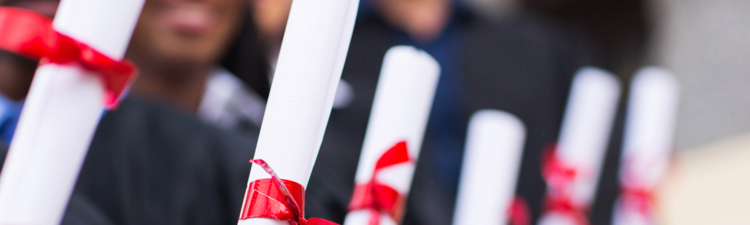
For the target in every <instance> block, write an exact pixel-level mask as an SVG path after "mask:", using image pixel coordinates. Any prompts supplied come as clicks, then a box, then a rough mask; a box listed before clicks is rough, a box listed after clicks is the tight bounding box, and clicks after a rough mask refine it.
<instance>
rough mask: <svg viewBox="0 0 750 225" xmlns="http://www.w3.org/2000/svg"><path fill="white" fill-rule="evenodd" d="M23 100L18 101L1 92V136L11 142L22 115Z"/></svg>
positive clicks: (5, 140)
mask: <svg viewBox="0 0 750 225" xmlns="http://www.w3.org/2000/svg"><path fill="white" fill-rule="evenodd" d="M22 108H23V101H20V102H16V101H13V100H10V99H8V98H6V97H5V96H3V95H2V94H0V138H2V140H3V141H4V142H5V143H8V144H10V141H11V140H12V139H13V133H14V132H15V131H16V125H18V118H19V117H20V116H21V109H22Z"/></svg>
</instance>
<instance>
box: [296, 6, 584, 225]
mask: <svg viewBox="0 0 750 225" xmlns="http://www.w3.org/2000/svg"><path fill="white" fill-rule="evenodd" d="M456 20H457V21H456V24H457V27H458V28H457V32H460V35H461V40H463V41H462V43H461V44H462V46H463V48H462V50H461V52H460V57H459V58H460V62H458V65H459V70H460V74H461V76H462V79H463V84H462V85H463V87H462V90H463V92H464V93H463V97H464V99H463V105H464V107H463V109H462V112H463V118H461V123H462V124H463V126H464V127H465V126H466V123H467V121H468V120H469V117H470V115H471V114H472V113H473V112H475V111H477V110H480V109H486V108H490V109H500V110H505V111H508V112H510V113H513V114H515V115H516V116H518V117H519V118H520V119H521V120H522V121H523V123H524V124H525V125H526V129H527V132H528V134H527V141H526V145H525V152H524V155H523V162H522V168H521V174H520V178H519V183H518V187H517V188H518V191H517V192H518V193H519V194H520V195H521V196H522V197H524V198H526V200H527V201H528V203H529V204H530V206H531V210H532V213H533V216H534V218H536V217H538V215H539V213H540V207H541V206H540V205H541V202H542V196H543V193H544V191H545V188H546V186H545V183H544V182H543V180H542V177H541V173H540V161H541V158H540V154H541V152H542V150H543V149H544V147H545V145H547V144H550V143H554V142H555V140H556V139H557V134H558V130H559V128H560V124H561V120H562V114H563V111H564V108H565V103H566V100H567V96H568V92H569V87H570V83H571V80H572V77H573V75H574V74H575V72H576V71H577V70H578V69H579V68H580V67H581V66H584V65H586V62H587V54H585V53H584V52H581V51H580V48H577V47H578V46H574V45H568V44H567V42H566V41H564V40H565V38H563V37H561V36H558V33H557V32H553V31H552V30H550V29H547V28H545V26H546V25H543V24H538V23H537V22H532V21H536V20H513V21H506V22H492V21H489V20H485V19H483V18H480V17H478V16H475V15H473V14H471V13H464V14H461V15H457V16H456ZM395 35H396V31H394V30H393V29H392V28H390V27H388V25H386V24H384V23H383V22H382V20H380V19H378V18H370V19H364V20H360V21H358V23H357V24H356V26H355V30H354V35H353V38H352V42H351V46H350V49H349V55H348V57H347V61H346V65H345V67H344V72H343V75H342V79H344V80H346V81H347V82H349V83H350V84H351V86H352V88H353V91H354V96H355V97H354V98H355V99H354V101H353V102H352V104H351V105H350V106H349V107H348V108H345V109H341V110H334V111H333V112H332V114H331V117H330V121H329V124H328V128H327V130H326V134H325V139H324V141H323V144H322V148H321V152H320V155H319V157H318V161H317V163H316V165H315V169H314V171H313V174H312V178H311V180H310V182H311V183H310V187H309V190H308V192H307V197H308V198H309V199H310V200H308V201H307V206H306V208H307V213H308V214H307V215H308V216H318V217H323V218H327V219H330V220H333V221H335V222H343V220H344V217H345V215H346V211H347V210H346V207H347V204H348V202H349V200H350V198H351V194H352V190H353V182H354V175H355V171H356V167H357V162H358V159H359V154H360V151H361V148H362V142H363V139H364V136H365V130H366V127H367V122H368V118H369V115H370V110H371V106H372V102H373V96H374V93H375V88H376V84H377V80H378V76H379V73H380V68H381V64H382V59H383V56H384V55H385V52H386V51H387V50H388V49H389V48H390V47H392V46H394V45H395V44H396V41H395V39H396V38H394V36H395ZM436 101H439V100H436ZM434 125H435V124H428V127H429V126H434ZM429 130H430V129H429V128H428V134H427V135H426V136H428V137H429V136H430V134H429V132H430V131H429ZM431 145H434V140H429V139H428V138H426V139H425V143H424V145H423V149H422V151H421V155H420V159H419V160H420V161H419V163H418V165H417V169H416V173H415V177H414V181H413V185H412V189H411V194H410V195H409V198H408V206H407V213H406V218H405V220H404V224H407V225H409V224H419V225H440V224H451V220H452V215H453V208H454V205H455V196H456V189H457V184H456V183H454V184H452V185H448V186H446V185H440V184H439V183H438V181H437V180H438V179H439V174H435V171H434V168H435V165H434V161H435V160H434V158H433V157H434V153H433V152H432V151H431V147H432V146H431ZM453 160H454V163H457V164H460V162H461V160H462V159H461V157H457V158H455V159H453ZM459 169H460V168H459ZM498 213H502V212H498Z"/></svg>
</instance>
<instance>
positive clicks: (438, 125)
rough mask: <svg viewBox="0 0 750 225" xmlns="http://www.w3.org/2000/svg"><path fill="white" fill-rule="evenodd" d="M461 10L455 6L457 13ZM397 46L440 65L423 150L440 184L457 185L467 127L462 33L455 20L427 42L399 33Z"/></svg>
mask: <svg viewBox="0 0 750 225" xmlns="http://www.w3.org/2000/svg"><path fill="white" fill-rule="evenodd" d="M461 10H462V8H461V7H460V6H459V5H458V4H456V11H455V13H456V14H459V13H461ZM397 39H398V40H397V43H398V44H401V45H411V46H414V47H416V48H419V49H421V50H423V51H425V52H427V53H429V54H430V55H431V56H432V57H433V58H435V60H436V61H437V62H438V64H440V67H441V74H440V78H439V80H438V86H437V90H436V91H435V101H434V102H433V105H432V110H431V112H430V118H429V121H428V125H427V131H426V132H425V143H424V148H425V149H424V150H425V151H426V152H430V154H429V155H430V157H429V158H427V159H426V160H430V161H432V163H431V164H433V165H434V166H436V167H437V168H435V169H436V171H438V174H439V179H440V182H442V185H444V186H446V187H453V186H455V185H454V184H456V183H458V179H459V175H460V171H461V169H460V167H461V165H460V163H459V162H460V161H456V160H455V159H456V158H461V157H462V156H463V149H464V142H465V140H464V139H465V135H466V128H465V123H464V122H463V121H462V119H463V118H464V115H463V114H464V111H463V109H464V105H463V94H462V93H463V92H464V90H463V82H462V76H461V71H460V69H459V66H460V65H459V62H460V58H459V57H460V55H461V54H460V53H461V47H462V46H461V43H462V42H461V32H460V30H459V28H458V25H457V23H456V20H455V14H454V18H453V19H452V20H451V22H450V23H449V24H448V26H447V27H446V28H445V30H443V32H442V33H441V34H440V36H439V37H438V38H437V39H436V40H433V41H431V42H429V43H423V42H417V41H415V40H413V39H412V38H411V37H410V36H409V35H408V34H406V33H403V32H400V33H399V34H398V35H397Z"/></svg>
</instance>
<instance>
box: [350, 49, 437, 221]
mask: <svg viewBox="0 0 750 225" xmlns="http://www.w3.org/2000/svg"><path fill="white" fill-rule="evenodd" d="M439 76H440V65H438V63H437V61H435V59H433V58H432V56H430V55H428V54H427V53H425V52H423V51H420V50H417V49H415V48H413V47H406V46H397V47H393V48H391V49H390V50H388V52H387V53H386V55H385V59H384V60H383V67H382V69H381V72H380V80H379V81H378V87H377V90H376V92H375V99H374V102H373V106H372V113H371V115H370V121H369V124H368V126H367V133H366V134H365V140H364V144H363V146H362V154H361V155H360V158H359V165H358V167H357V175H356V177H355V183H356V184H364V183H367V182H369V181H370V180H371V179H372V175H373V172H374V169H375V164H376V162H377V161H378V159H379V158H380V156H382V155H383V153H385V152H386V151H387V150H388V149H390V148H391V147H393V146H394V145H395V144H396V143H398V142H401V141H406V143H407V146H408V150H409V156H410V157H411V159H413V160H414V163H402V164H398V165H395V166H393V167H390V168H386V169H384V170H383V171H382V173H380V174H379V176H377V177H376V178H375V179H377V180H378V181H379V182H383V183H385V184H387V185H389V186H390V187H392V188H394V189H395V190H396V191H398V192H399V193H401V194H402V195H403V196H407V195H408V193H409V188H410V187H411V181H412V177H413V176H414V169H415V162H416V160H417V158H418V157H419V152H420V150H421V148H422V139H423V138H424V132H425V129H426V127H427V120H428V118H429V115H430V109H431V108H432V102H433V99H434V97H435V90H436V88H437V83H438V78H439ZM370 216H371V215H370V213H369V212H368V210H358V211H353V212H350V213H349V214H348V215H347V217H346V221H345V223H344V224H345V225H367V224H368V221H369V218H370ZM380 217H381V219H380V221H381V224H382V225H386V224H398V223H399V222H400V221H393V219H392V218H391V217H390V216H388V215H386V214H382V215H380Z"/></svg>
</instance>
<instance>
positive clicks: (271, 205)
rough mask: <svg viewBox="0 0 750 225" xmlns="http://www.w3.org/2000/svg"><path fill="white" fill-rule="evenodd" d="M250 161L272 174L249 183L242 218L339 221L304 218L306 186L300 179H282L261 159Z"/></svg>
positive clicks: (307, 223) (302, 223) (311, 224)
mask: <svg viewBox="0 0 750 225" xmlns="http://www.w3.org/2000/svg"><path fill="white" fill-rule="evenodd" d="M250 163H254V164H256V165H258V166H260V167H261V168H263V170H265V171H266V173H268V174H270V175H271V178H270V179H260V180H255V181H253V182H250V184H248V187H247V193H246V194H245V202H244V203H243V206H242V212H240V218H239V220H246V219H250V218H266V219H275V220H283V221H288V222H289V223H290V224H291V225H337V224H336V223H334V222H330V221H327V220H324V219H319V218H312V219H309V220H305V212H304V206H305V188H304V187H303V186H302V185H301V184H299V183H297V182H294V181H291V180H282V179H280V178H279V176H278V175H276V173H275V172H274V171H273V169H271V166H269V165H268V163H266V162H265V161H263V160H261V159H253V160H250Z"/></svg>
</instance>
